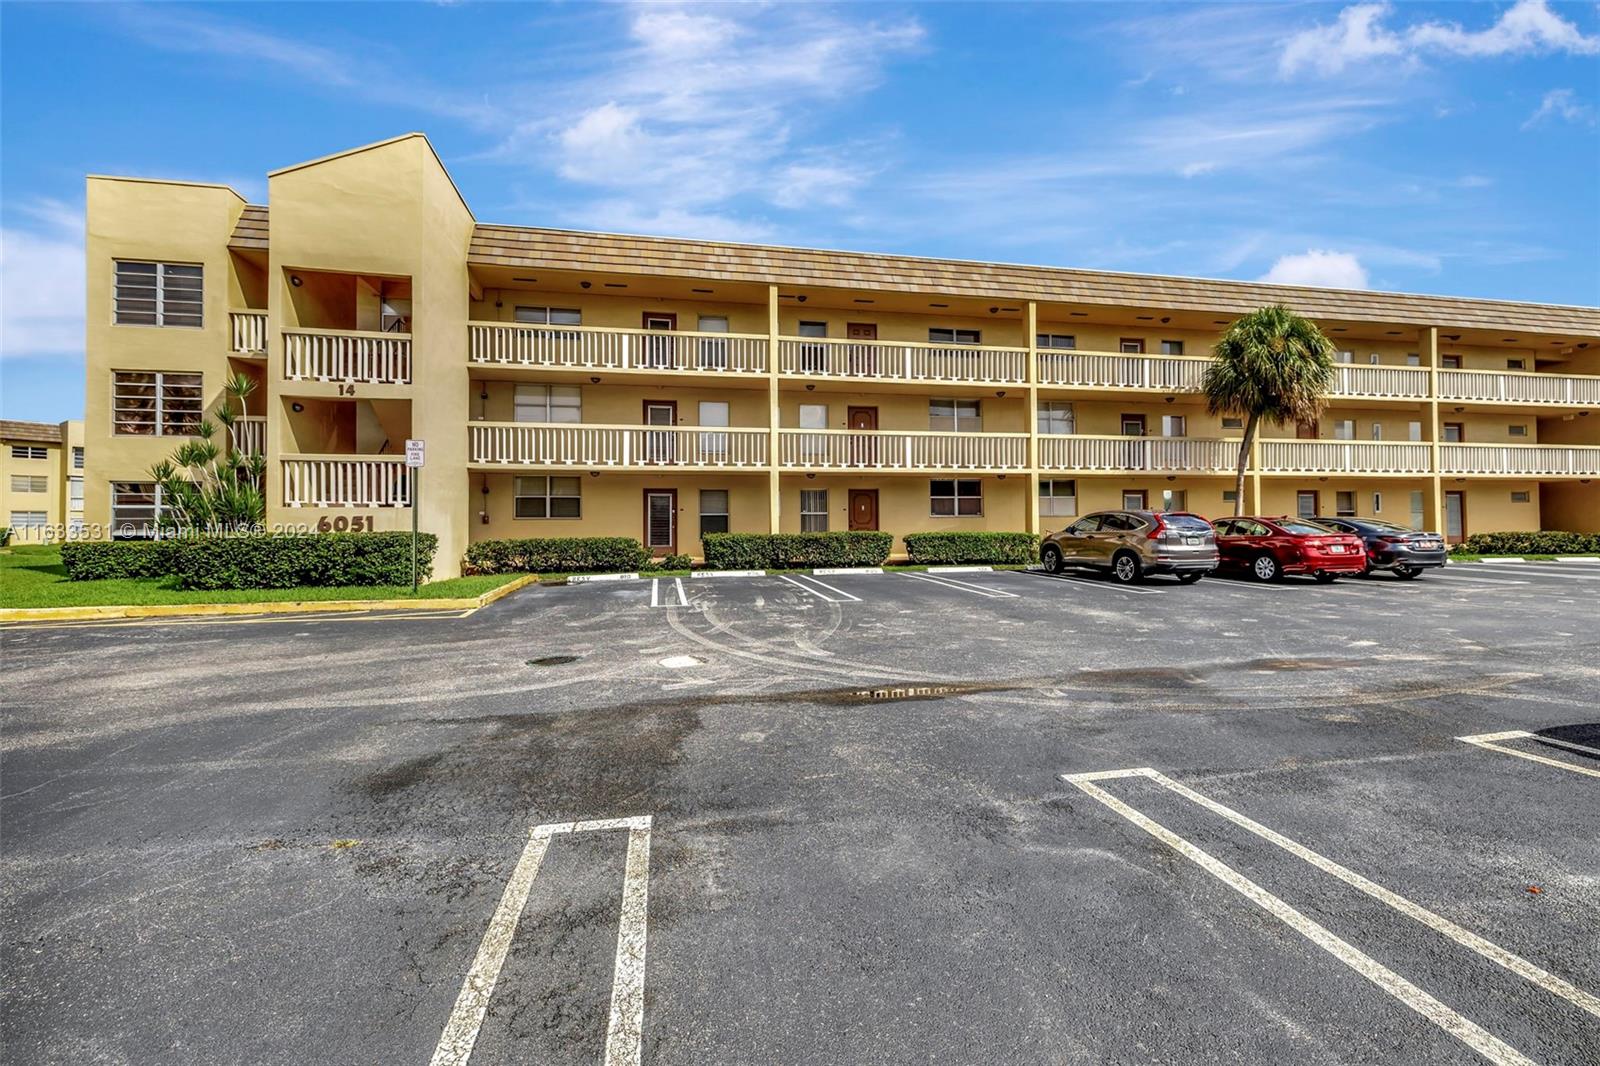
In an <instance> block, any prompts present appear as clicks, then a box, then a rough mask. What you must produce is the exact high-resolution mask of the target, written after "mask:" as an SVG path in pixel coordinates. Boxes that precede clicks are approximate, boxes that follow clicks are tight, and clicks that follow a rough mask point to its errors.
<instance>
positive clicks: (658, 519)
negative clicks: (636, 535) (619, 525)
mask: <svg viewBox="0 0 1600 1066" xmlns="http://www.w3.org/2000/svg"><path fill="white" fill-rule="evenodd" d="M644 546H645V547H646V548H649V549H650V554H652V555H674V554H676V553H677V551H678V490H677V489H645V490H644Z"/></svg>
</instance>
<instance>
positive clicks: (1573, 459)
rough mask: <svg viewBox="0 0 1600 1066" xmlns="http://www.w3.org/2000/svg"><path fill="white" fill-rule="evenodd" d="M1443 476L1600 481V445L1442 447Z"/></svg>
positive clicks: (1440, 469)
mask: <svg viewBox="0 0 1600 1066" xmlns="http://www.w3.org/2000/svg"><path fill="white" fill-rule="evenodd" d="M1439 472H1440V473H1442V474H1456V475H1462V474H1465V475H1474V474H1475V475H1479V476H1488V477H1583V478H1589V477H1600V445H1596V444H1589V445H1584V444H1441V445H1439Z"/></svg>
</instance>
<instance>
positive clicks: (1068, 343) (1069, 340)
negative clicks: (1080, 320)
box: [1034, 333, 1078, 348]
mask: <svg viewBox="0 0 1600 1066" xmlns="http://www.w3.org/2000/svg"><path fill="white" fill-rule="evenodd" d="M1034 346H1035V347H1038V348H1076V347H1077V346H1078V338H1077V337H1075V336H1073V335H1072V334H1071V333H1041V334H1039V335H1038V336H1037V337H1035V338H1034Z"/></svg>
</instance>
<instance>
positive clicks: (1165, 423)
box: [1161, 415, 1189, 437]
mask: <svg viewBox="0 0 1600 1066" xmlns="http://www.w3.org/2000/svg"><path fill="white" fill-rule="evenodd" d="M1161 435H1162V436H1163V437H1187V436H1188V435H1189V418H1188V416H1187V415H1162V416H1161Z"/></svg>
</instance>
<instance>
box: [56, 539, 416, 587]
mask: <svg viewBox="0 0 1600 1066" xmlns="http://www.w3.org/2000/svg"><path fill="white" fill-rule="evenodd" d="M177 545H178V541H175V540H74V541H68V542H67V543H65V544H63V545H61V565H62V566H64V567H66V569H67V580H69V581H105V580H109V579H115V578H128V577H166V576H167V575H168V574H170V573H172V566H173V563H172V557H173V552H174V551H175V550H176V548H177ZM408 580H409V579H408Z"/></svg>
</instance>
